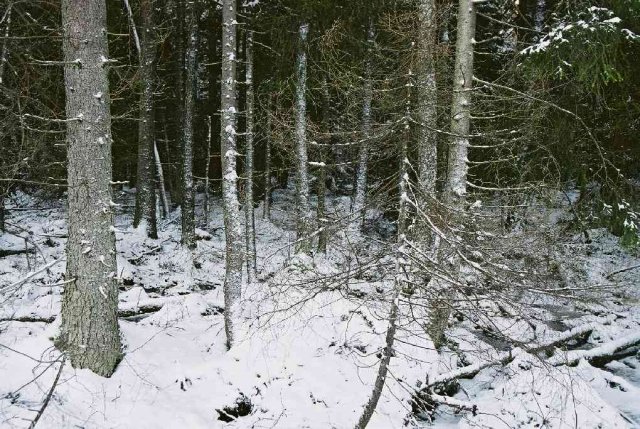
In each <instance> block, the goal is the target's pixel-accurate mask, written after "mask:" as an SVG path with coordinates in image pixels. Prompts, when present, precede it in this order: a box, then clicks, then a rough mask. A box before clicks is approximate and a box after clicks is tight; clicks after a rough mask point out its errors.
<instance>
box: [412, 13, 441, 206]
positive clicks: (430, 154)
mask: <svg viewBox="0 0 640 429" xmlns="http://www.w3.org/2000/svg"><path fill="white" fill-rule="evenodd" d="M435 11H436V5H435V1H434V0H418V20H419V27H418V28H419V31H418V35H417V36H418V37H417V39H418V43H417V45H418V55H417V73H416V77H417V85H416V86H417V90H418V97H417V100H416V101H417V104H418V105H417V106H416V113H417V120H418V122H419V125H420V126H419V127H418V175H419V177H418V183H419V187H420V191H421V193H422V194H423V195H422V198H421V199H423V200H424V201H426V198H425V197H427V198H428V196H430V195H433V193H434V191H435V186H436V174H437V167H438V165H437V150H438V142H437V134H436V132H435V129H436V127H437V116H438V111H437V91H436V75H435V48H436V43H437V26H436V18H435Z"/></svg>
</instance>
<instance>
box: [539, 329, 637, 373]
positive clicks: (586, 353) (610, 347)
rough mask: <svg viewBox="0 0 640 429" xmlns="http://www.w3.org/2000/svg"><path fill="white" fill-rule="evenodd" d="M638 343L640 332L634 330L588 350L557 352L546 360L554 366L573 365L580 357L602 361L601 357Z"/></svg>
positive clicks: (591, 360)
mask: <svg viewBox="0 0 640 429" xmlns="http://www.w3.org/2000/svg"><path fill="white" fill-rule="evenodd" d="M638 344H640V332H634V333H632V334H629V335H626V336H624V337H622V338H618V339H617V340H613V341H609V342H608V343H605V344H603V345H601V346H598V347H594V348H592V349H589V350H571V351H569V352H567V353H563V354H557V355H555V356H553V357H551V358H549V359H548V360H547V362H548V363H550V364H551V365H554V366H559V365H575V364H577V363H578V362H579V361H580V360H582V359H585V360H587V361H590V362H593V361H597V360H600V361H601V362H602V360H603V358H606V357H609V356H614V355H615V354H616V353H618V352H620V351H622V350H624V349H627V348H630V347H634V346H636V345H638ZM611 360H613V359H611Z"/></svg>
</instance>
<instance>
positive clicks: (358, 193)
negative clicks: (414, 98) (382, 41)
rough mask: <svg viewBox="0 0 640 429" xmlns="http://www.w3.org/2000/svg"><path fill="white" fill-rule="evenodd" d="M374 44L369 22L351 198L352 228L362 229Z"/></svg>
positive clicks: (369, 132) (373, 33)
mask: <svg viewBox="0 0 640 429" xmlns="http://www.w3.org/2000/svg"><path fill="white" fill-rule="evenodd" d="M374 43H375V28H374V25H373V20H370V21H369V27H368V29H367V58H366V59H365V67H364V88H363V102H362V143H360V147H359V148H358V169H357V173H356V190H355V195H354V198H353V214H354V221H353V223H352V228H353V229H356V230H359V229H360V228H361V227H362V224H363V222H364V218H365V211H366V198H367V181H368V178H367V167H368V164H369V146H370V145H371V141H370V139H371V120H372V118H371V103H372V100H373V80H372V79H373V78H372V72H373V46H374Z"/></svg>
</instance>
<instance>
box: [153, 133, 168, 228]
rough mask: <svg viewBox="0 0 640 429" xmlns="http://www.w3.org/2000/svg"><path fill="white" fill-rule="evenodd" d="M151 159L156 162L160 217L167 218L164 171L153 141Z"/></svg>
mask: <svg viewBox="0 0 640 429" xmlns="http://www.w3.org/2000/svg"><path fill="white" fill-rule="evenodd" d="M153 157H154V159H155V161H156V173H157V179H158V189H159V191H160V201H161V202H162V217H163V218H166V217H167V216H169V198H168V197H167V189H166V187H165V182H164V169H163V168H162V161H161V160H160V152H158V145H157V144H156V142H155V141H154V142H153Z"/></svg>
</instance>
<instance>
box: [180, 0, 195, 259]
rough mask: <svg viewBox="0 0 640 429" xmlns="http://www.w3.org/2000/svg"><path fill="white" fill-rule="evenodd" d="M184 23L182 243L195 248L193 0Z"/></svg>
mask: <svg viewBox="0 0 640 429" xmlns="http://www.w3.org/2000/svg"><path fill="white" fill-rule="evenodd" d="M185 26H186V33H187V34H188V40H187V51H186V55H185V82H184V107H183V120H182V124H183V140H182V245H183V246H185V247H187V248H189V249H195V247H196V232H195V231H196V223H195V198H196V196H195V189H194V186H193V120H194V114H195V95H196V72H197V70H196V53H197V49H198V21H197V14H196V2H195V0H186V8H185Z"/></svg>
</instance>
